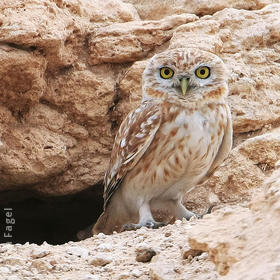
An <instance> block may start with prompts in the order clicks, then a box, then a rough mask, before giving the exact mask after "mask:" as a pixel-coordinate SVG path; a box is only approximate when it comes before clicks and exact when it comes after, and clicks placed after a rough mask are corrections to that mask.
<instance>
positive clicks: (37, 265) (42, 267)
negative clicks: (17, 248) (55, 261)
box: [30, 260, 53, 274]
mask: <svg viewBox="0 0 280 280" xmlns="http://www.w3.org/2000/svg"><path fill="white" fill-rule="evenodd" d="M52 269H53V266H52V265H51V264H50V263H49V262H48V261H45V260H34V261H32V263H31V265H30V270H31V271H32V273H33V274H37V273H42V272H45V271H51V270H52Z"/></svg>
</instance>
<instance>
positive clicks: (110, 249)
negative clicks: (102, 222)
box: [97, 243, 113, 252]
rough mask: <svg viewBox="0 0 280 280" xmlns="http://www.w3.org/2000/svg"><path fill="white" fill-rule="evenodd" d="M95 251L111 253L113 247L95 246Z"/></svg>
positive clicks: (108, 245)
mask: <svg viewBox="0 0 280 280" xmlns="http://www.w3.org/2000/svg"><path fill="white" fill-rule="evenodd" d="M97 250H99V251H102V252H111V251H112V250H113V246H112V244H110V243H102V244H100V245H98V246H97Z"/></svg>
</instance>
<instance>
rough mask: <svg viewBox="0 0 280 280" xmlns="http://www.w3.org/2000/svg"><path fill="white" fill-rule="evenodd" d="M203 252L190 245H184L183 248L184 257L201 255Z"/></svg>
mask: <svg viewBox="0 0 280 280" xmlns="http://www.w3.org/2000/svg"><path fill="white" fill-rule="evenodd" d="M202 253H203V251H201V250H194V249H192V248H191V247H190V246H189V245H186V246H184V248H183V249H182V257H183V259H188V258H189V257H190V256H191V257H196V256H200V255H201V254H202Z"/></svg>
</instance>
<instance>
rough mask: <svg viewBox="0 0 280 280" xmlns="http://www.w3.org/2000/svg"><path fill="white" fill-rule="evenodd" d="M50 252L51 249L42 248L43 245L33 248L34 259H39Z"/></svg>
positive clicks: (32, 255)
mask: <svg viewBox="0 0 280 280" xmlns="http://www.w3.org/2000/svg"><path fill="white" fill-rule="evenodd" d="M49 253H50V250H48V249H45V248H42V247H37V248H35V249H33V250H32V252H31V257H32V258H33V259H39V258H43V257H45V256H47V255H48V254H49Z"/></svg>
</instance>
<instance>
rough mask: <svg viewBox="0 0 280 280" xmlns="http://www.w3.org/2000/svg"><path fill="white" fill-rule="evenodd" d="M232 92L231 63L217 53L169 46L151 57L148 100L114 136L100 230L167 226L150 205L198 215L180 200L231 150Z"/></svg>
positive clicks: (177, 215) (145, 78)
mask: <svg viewBox="0 0 280 280" xmlns="http://www.w3.org/2000/svg"><path fill="white" fill-rule="evenodd" d="M227 94H228V87H227V73H226V68H225V66H224V63H223V62H222V60H221V59H220V58H219V57H217V56H216V55H214V54H212V53H209V52H205V51H201V50H198V49H193V48H186V49H171V50H168V51H165V52H163V53H161V54H157V55H155V56H154V57H153V58H152V59H151V60H150V62H149V63H148V65H147V67H146V69H145V71H144V73H143V101H142V104H141V105H140V106H139V107H138V108H137V109H136V110H135V111H133V112H131V113H130V114H129V115H128V116H127V117H126V119H125V120H124V121H123V123H122V124H121V126H120V128H119V131H118V133H117V135H116V139H115V143H114V146H113V150H112V155H111V161H110V164H109V168H108V171H107V172H106V175H105V189H104V212H103V213H102V214H101V216H100V217H99V219H98V221H97V222H96V224H95V226H94V228H93V233H94V234H96V233H99V232H104V233H106V234H110V233H112V232H113V231H114V230H118V231H119V230H121V229H122V228H124V229H131V228H139V227H141V226H147V227H153V228H155V227H158V226H161V225H162V224H161V223H158V222H156V221H155V220H154V218H153V216H152V214H151V210H150V209H151V208H153V209H162V208H168V209H169V211H171V213H172V214H173V215H174V217H175V218H176V219H182V218H183V217H185V218H187V219H189V218H190V217H191V216H192V215H194V214H193V213H192V212H190V211H188V210H187V209H186V208H185V207H184V206H183V205H182V203H181V200H182V197H183V195H184V194H185V193H186V192H188V191H190V190H191V189H192V188H193V187H195V185H196V184H197V183H198V182H200V181H201V180H202V179H203V178H205V177H206V176H207V175H209V174H210V173H211V172H212V171H213V170H214V169H215V168H216V167H217V166H219V165H220V164H221V162H222V161H223V160H224V159H225V157H226V156H227V155H228V153H229V151H230V149H231V145H232V123H231V114H230V110H229V107H228V105H227V103H226V100H225V98H226V96H227ZM133 222H138V223H137V224H131V223H133Z"/></svg>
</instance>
